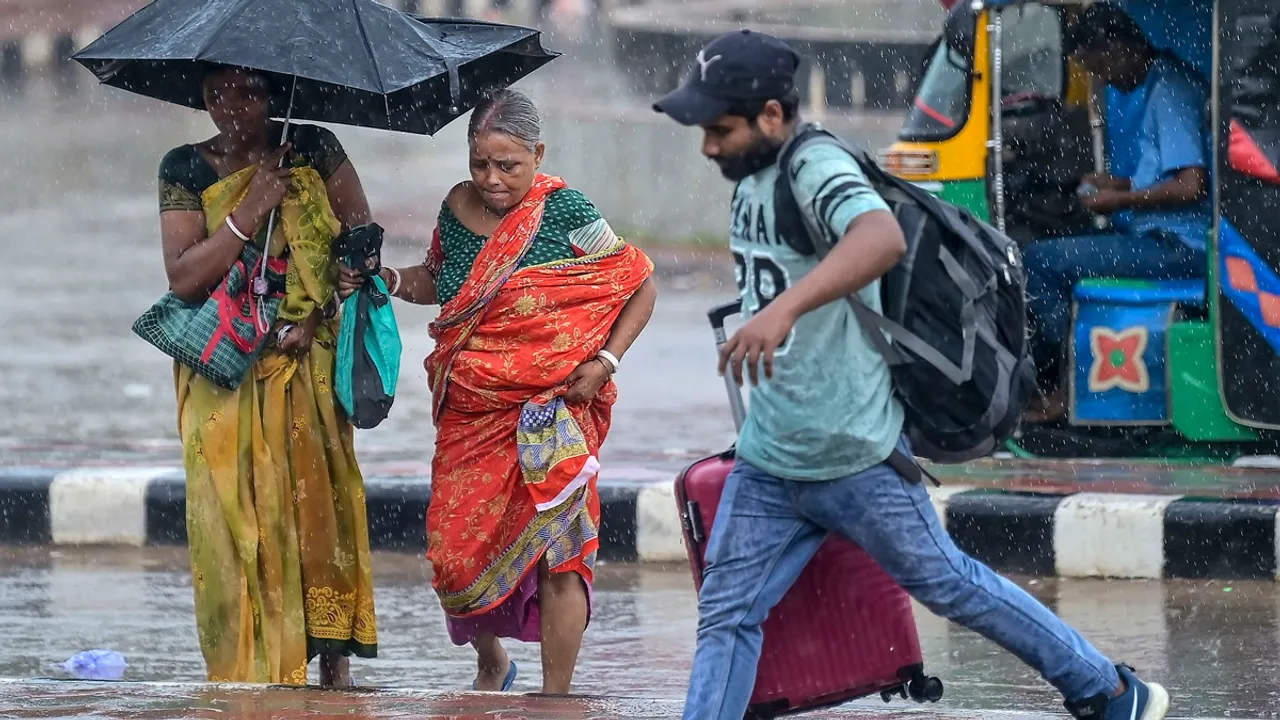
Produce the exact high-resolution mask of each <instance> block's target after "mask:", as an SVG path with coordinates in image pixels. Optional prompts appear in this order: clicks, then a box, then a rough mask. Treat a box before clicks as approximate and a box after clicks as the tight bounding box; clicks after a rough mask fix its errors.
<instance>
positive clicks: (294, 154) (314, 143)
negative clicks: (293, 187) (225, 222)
mask: <svg viewBox="0 0 1280 720" xmlns="http://www.w3.org/2000/svg"><path fill="white" fill-rule="evenodd" d="M289 136H290V138H289V139H290V140H291V141H292V142H293V149H292V150H290V151H289V154H288V155H287V156H286V158H285V161H286V162H288V163H290V164H291V165H292V166H293V167H306V166H310V167H312V168H314V169H315V171H316V172H317V173H319V174H320V177H321V179H323V180H325V181H326V182H327V181H328V180H329V178H330V177H332V176H333V174H334V173H335V172H337V170H338V168H340V167H342V164H343V163H344V162H346V161H347V153H346V151H344V150H343V149H342V144H341V143H339V142H338V138H337V137H335V136H334V134H333V133H332V132H330V131H328V130H326V129H324V128H322V127H318V126H316V125H294V126H293V127H292V128H291V129H290V130H289ZM218 179H219V178H218V172H217V171H216V170H214V169H213V166H211V165H210V164H209V161H207V160H205V159H204V156H203V155H201V154H200V151H199V150H197V149H196V146H195V145H183V146H181V147H176V148H174V149H172V150H170V151H169V152H168V153H166V154H165V156H164V160H161V161H160V212H165V211H166V210H196V211H199V210H203V209H204V208H203V206H202V205H201V201H200V196H201V195H202V194H203V193H204V191H205V190H207V189H209V187H210V186H211V185H214V184H215V183H217V182H218Z"/></svg>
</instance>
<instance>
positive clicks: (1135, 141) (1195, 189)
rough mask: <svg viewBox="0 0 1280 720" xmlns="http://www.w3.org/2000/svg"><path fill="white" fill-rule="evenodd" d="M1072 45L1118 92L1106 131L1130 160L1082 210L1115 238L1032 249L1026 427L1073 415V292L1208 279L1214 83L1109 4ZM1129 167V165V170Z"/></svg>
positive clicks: (1081, 26) (1045, 243)
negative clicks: (1035, 372)
mask: <svg viewBox="0 0 1280 720" xmlns="http://www.w3.org/2000/svg"><path fill="white" fill-rule="evenodd" d="M1070 42H1071V43H1072V44H1073V46H1074V53H1075V54H1076V56H1077V57H1078V58H1079V60H1080V62H1081V63H1082V64H1083V65H1084V67H1085V68H1086V69H1087V70H1088V71H1089V72H1090V73H1091V74H1092V75H1094V76H1095V77H1097V78H1098V79H1100V80H1101V81H1103V82H1105V83H1106V84H1108V85H1110V86H1112V87H1113V88H1115V89H1116V90H1118V91H1119V97H1120V102H1121V103H1123V107H1122V108H1121V112H1120V113H1119V115H1120V117H1122V118H1124V121H1123V122H1122V123H1120V125H1121V126H1120V127H1116V125H1115V124H1114V123H1113V124H1112V125H1111V126H1110V127H1108V132H1110V133H1111V134H1112V136H1113V137H1114V138H1115V139H1116V141H1117V143H1118V144H1119V145H1121V146H1124V147H1128V148H1129V149H1130V152H1128V153H1126V155H1128V157H1131V158H1132V161H1131V162H1121V163H1119V164H1118V165H1117V164H1113V166H1112V168H1111V170H1112V172H1113V173H1115V175H1114V176H1113V175H1104V174H1094V175H1089V176H1086V177H1085V178H1084V179H1083V181H1082V182H1081V185H1080V190H1079V194H1080V196H1081V203H1082V204H1083V205H1084V207H1085V208H1086V209H1088V210H1089V211H1090V212H1093V213H1095V214H1097V215H1103V216H1111V217H1112V228H1111V231H1110V232H1107V233H1098V234H1092V235H1079V236H1073V237H1062V238H1056V239H1045V240H1041V241H1038V242H1035V243H1032V244H1031V245H1030V246H1028V247H1027V248H1026V251H1025V256H1024V261H1025V264H1026V270H1027V294H1028V296H1029V306H1030V310H1031V314H1032V318H1033V320H1034V323H1035V327H1036V332H1035V336H1034V338H1033V340H1032V351H1033V353H1034V355H1035V359H1036V365H1037V368H1038V369H1039V371H1040V381H1041V387H1042V388H1043V389H1044V390H1045V394H1044V397H1043V400H1042V402H1041V404H1040V406H1038V407H1033V408H1032V410H1031V412H1030V413H1029V414H1028V416H1027V419H1028V420H1029V421H1032V422H1037V421H1038V422H1048V421H1053V420H1057V419H1058V418H1060V417H1062V416H1063V415H1064V414H1065V402H1064V398H1063V392H1062V390H1061V387H1060V381H1059V378H1058V376H1059V371H1058V369H1059V365H1060V362H1061V357H1062V353H1063V342H1064V339H1065V337H1066V335H1067V332H1068V324H1069V323H1070V320H1071V293H1072V290H1073V288H1074V287H1075V285H1076V283H1077V282H1079V281H1080V280H1082V279H1084V278H1095V277H1117V278H1130V279H1142V280H1189V279H1196V278H1202V277H1204V275H1205V270H1206V267H1207V262H1206V258H1205V241H1206V239H1207V237H1208V234H1209V229H1210V218H1211V209H1210V206H1209V202H1208V197H1209V187H1210V182H1209V157H1210V155H1209V142H1208V137H1209V127H1208V118H1207V113H1206V106H1207V101H1208V85H1207V83H1206V82H1205V80H1204V79H1203V78H1201V77H1200V75H1199V74H1198V73H1197V72H1196V71H1195V70H1194V69H1193V68H1192V67H1191V66H1190V65H1188V64H1187V63H1185V62H1183V61H1182V60H1180V59H1178V58H1177V57H1174V56H1173V55H1172V54H1171V53H1166V52H1163V51H1161V50H1158V49H1157V48H1155V47H1154V46H1153V45H1152V43H1151V42H1150V40H1149V39H1148V38H1147V36H1146V35H1145V33H1143V31H1142V29H1141V28H1140V27H1139V26H1138V24H1137V22H1136V21H1135V20H1134V19H1133V18H1132V17H1130V16H1129V15H1128V14H1127V13H1125V12H1124V10H1122V9H1120V8H1119V7H1118V6H1116V5H1114V4H1110V3H1098V4H1095V5H1092V6H1090V7H1089V8H1088V9H1086V10H1085V11H1084V12H1083V13H1082V14H1081V16H1080V18H1079V19H1078V21H1077V23H1076V24H1075V26H1074V28H1073V31H1072V33H1071V37H1070ZM1126 165H1127V167H1126Z"/></svg>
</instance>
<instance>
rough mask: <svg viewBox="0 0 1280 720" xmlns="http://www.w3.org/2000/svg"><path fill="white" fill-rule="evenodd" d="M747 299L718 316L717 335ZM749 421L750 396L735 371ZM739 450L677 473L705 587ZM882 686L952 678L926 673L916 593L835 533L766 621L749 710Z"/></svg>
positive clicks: (772, 713)
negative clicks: (713, 537) (709, 546)
mask: <svg viewBox="0 0 1280 720" xmlns="http://www.w3.org/2000/svg"><path fill="white" fill-rule="evenodd" d="M739 307H740V306H739V303H736V302H735V303H730V304H728V305H724V306H721V307H717V308H715V309H713V310H712V311H711V312H710V313H708V316H709V318H710V320H711V325H712V329H713V330H714V331H715V334H716V341H717V344H723V343H724V340H725V332H724V323H725V320H727V319H728V318H729V316H731V315H734V314H736V313H737V312H738V310H739ZM725 384H726V387H727V388H728V390H729V403H730V406H731V408H732V410H733V416H734V422H735V424H736V425H738V426H739V427H740V426H741V423H742V419H743V418H744V417H745V414H746V413H745V410H744V407H743V404H742V396H741V394H740V392H739V390H738V387H737V385H736V384H734V382H733V380H732V379H731V378H729V377H728V375H726V381H725ZM732 467H733V451H732V450H730V451H728V452H726V453H723V454H721V455H718V456H715V457H710V458H706V459H704V460H700V461H698V462H696V463H694V464H693V465H691V466H690V467H689V468H687V469H686V470H685V471H684V472H682V473H681V474H680V476H679V478H677V480H676V486H675V494H676V502H677V503H678V504H679V508H680V518H681V522H682V525H683V529H684V538H685V548H686V549H687V550H688V553H689V564H690V565H691V566H692V568H693V581H694V586H695V587H697V588H698V589H699V591H701V588H702V573H703V569H704V567H705V556H706V543H707V538H708V537H709V536H710V532H709V531H710V529H711V527H712V525H713V523H714V521H715V514H716V508H717V507H718V506H719V504H720V493H721V492H722V491H723V489H724V482H725V478H726V477H727V476H728V474H729V470H730V469H731V468H732ZM876 693H880V695H881V697H883V698H884V700H885V701H886V702H887V701H888V700H889V699H890V696H891V695H893V694H899V695H901V696H902V697H904V698H907V697H910V698H912V699H914V700H916V701H917V702H924V701H926V700H927V701H930V702H937V701H938V700H939V699H940V698H941V697H942V682H941V681H940V680H938V679H937V678H933V677H928V676H926V675H925V673H924V663H923V661H922V658H921V653H920V637H919V635H918V634H917V632H916V622H915V617H914V616H913V615H912V610H911V600H910V598H909V597H908V596H907V593H906V591H904V590H903V589H902V588H901V587H900V586H898V584H897V583H895V582H894V581H893V579H892V578H890V577H889V576H888V575H887V574H886V573H885V572H884V570H882V569H881V568H880V566H879V565H878V564H876V562H875V561H874V560H872V559H871V557H870V556H869V555H867V553H866V552H865V551H864V550H863V549H862V548H860V547H858V546H857V545H856V544H854V543H853V542H850V541H849V540H847V539H845V538H843V537H839V536H837V535H831V536H830V537H828V538H827V540H826V541H824V542H823V543H822V545H821V547H819V549H818V551H817V553H816V554H815V555H814V556H813V559H812V560H810V562H809V564H808V565H807V566H806V567H805V569H804V571H803V572H801V574H800V577H799V579H797V580H796V583H795V585H793V586H792V587H791V589H790V590H788V591H787V593H786V595H784V596H783V598H782V601H781V602H779V603H778V605H777V607H775V608H774V609H773V611H772V612H770V613H769V617H768V619H767V620H765V623H764V647H763V649H762V651H761V655H760V664H759V667H758V669H757V672H756V684H755V691H754V692H753V694H752V696H751V709H750V711H749V712H748V714H747V717H749V718H750V717H755V718H769V717H776V716H779V715H788V714H791V713H796V712H802V711H805V710H812V709H814V708H820V707H825V706H829V705H836V704H839V703H842V702H846V701H848V700H853V699H856V698H861V697H866V696H868V695H874V694H876Z"/></svg>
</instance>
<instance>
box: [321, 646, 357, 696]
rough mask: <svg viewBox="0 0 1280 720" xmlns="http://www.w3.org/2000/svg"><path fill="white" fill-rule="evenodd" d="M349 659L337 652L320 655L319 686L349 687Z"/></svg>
mask: <svg viewBox="0 0 1280 720" xmlns="http://www.w3.org/2000/svg"><path fill="white" fill-rule="evenodd" d="M351 685H352V683H351V660H350V659H349V658H346V657H344V656H342V655H340V654H337V653H332V654H330V653H326V654H324V655H321V656H320V687H327V688H348V687H351Z"/></svg>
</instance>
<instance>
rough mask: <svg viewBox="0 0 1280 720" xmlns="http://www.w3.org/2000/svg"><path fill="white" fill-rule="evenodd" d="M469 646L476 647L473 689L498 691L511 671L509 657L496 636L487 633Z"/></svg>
mask: <svg viewBox="0 0 1280 720" xmlns="http://www.w3.org/2000/svg"><path fill="white" fill-rule="evenodd" d="M471 646H472V647H474V648H475V649H476V681H475V684H474V685H473V686H472V689H473V690H480V691H484V692H498V691H500V690H502V684H503V683H504V682H506V680H507V673H509V672H511V658H509V657H507V651H506V649H505V648H503V647H502V643H501V642H499V641H498V638H496V637H494V636H492V635H489V636H486V637H482V638H476V640H475V641H474V642H472V643H471Z"/></svg>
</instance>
